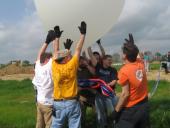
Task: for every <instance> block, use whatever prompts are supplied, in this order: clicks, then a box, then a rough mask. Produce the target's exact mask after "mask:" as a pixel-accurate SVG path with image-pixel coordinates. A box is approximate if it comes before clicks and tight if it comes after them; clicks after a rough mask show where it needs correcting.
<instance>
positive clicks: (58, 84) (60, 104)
mask: <svg viewBox="0 0 170 128" xmlns="http://www.w3.org/2000/svg"><path fill="white" fill-rule="evenodd" d="M54 30H55V33H56V39H55V40H54V41H53V49H54V57H53V61H52V78H53V82H54V92H53V98H54V103H53V117H52V126H51V128H62V127H63V125H64V124H65V121H66V120H67V122H68V126H69V128H81V109H80V103H79V101H78V83H77V70H78V66H79V58H80V53H81V49H82V47H83V44H84V40H85V35H86V23H85V22H81V25H80V26H79V30H80V34H81V35H80V40H79V42H78V43H77V46H76V48H75V53H74V55H73V56H71V53H70V51H69V50H68V49H66V50H64V51H59V39H60V36H61V33H62V31H60V28H59V26H56V27H55V28H54ZM66 42H70V45H71V44H72V41H71V40H67V41H66Z"/></svg>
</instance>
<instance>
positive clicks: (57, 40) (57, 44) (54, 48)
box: [53, 38, 59, 58]
mask: <svg viewBox="0 0 170 128" xmlns="http://www.w3.org/2000/svg"><path fill="white" fill-rule="evenodd" d="M58 51H59V38H56V39H55V40H54V41H53V56H54V58H57V52H58Z"/></svg>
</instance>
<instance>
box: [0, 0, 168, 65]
mask: <svg viewBox="0 0 170 128" xmlns="http://www.w3.org/2000/svg"><path fill="white" fill-rule="evenodd" d="M25 1H26V5H27V6H26V9H25V12H26V14H25V17H24V18H23V19H21V20H20V21H19V22H18V23H17V24H10V25H9V24H3V23H0V63H6V62H8V61H10V60H13V59H22V60H24V59H27V60H30V61H31V62H33V61H34V60H35V58H36V55H37V52H38V50H39V48H40V46H41V44H42V42H43V41H44V40H45V35H46V33H45V31H44V30H43V26H42V24H41V21H40V20H39V17H38V16H37V13H36V12H35V11H30V10H35V8H34V1H33V0H25ZM30 8H31V9H30ZM32 8H34V9H32ZM169 21H170V1H169V0H163V1H162V0H126V5H125V7H124V10H123V13H122V15H121V16H120V19H119V21H118V23H117V24H116V25H115V26H114V28H113V29H112V30H111V31H110V32H109V33H108V34H106V36H104V37H103V38H102V43H103V45H104V47H105V49H106V50H107V53H109V54H112V53H115V52H120V50H121V45H122V43H123V41H124V38H125V37H127V36H128V33H130V32H131V33H133V35H134V37H135V41H136V43H137V45H138V46H139V48H141V50H142V51H143V50H151V51H153V52H156V51H161V52H164V53H165V52H167V51H168V50H169V51H170V45H169V42H170V22H169ZM94 49H96V47H94Z"/></svg>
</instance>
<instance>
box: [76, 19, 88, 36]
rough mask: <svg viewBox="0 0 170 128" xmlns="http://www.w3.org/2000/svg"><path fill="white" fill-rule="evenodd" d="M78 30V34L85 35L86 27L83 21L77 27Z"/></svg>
mask: <svg viewBox="0 0 170 128" xmlns="http://www.w3.org/2000/svg"><path fill="white" fill-rule="evenodd" d="M78 28H79V30H80V33H81V34H82V35H85V34H86V29H87V25H86V23H85V22H84V21H82V22H81V25H80V26H78Z"/></svg>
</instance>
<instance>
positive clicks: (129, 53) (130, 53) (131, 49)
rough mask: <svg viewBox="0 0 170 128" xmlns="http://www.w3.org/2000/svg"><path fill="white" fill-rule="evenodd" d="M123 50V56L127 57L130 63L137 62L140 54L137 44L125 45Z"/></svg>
mask: <svg viewBox="0 0 170 128" xmlns="http://www.w3.org/2000/svg"><path fill="white" fill-rule="evenodd" d="M122 50H123V54H125V55H126V58H127V60H128V61H130V62H135V61H136V58H137V56H138V53H139V49H138V47H137V46H136V45H135V44H130V43H124V45H123V47H122Z"/></svg>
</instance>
